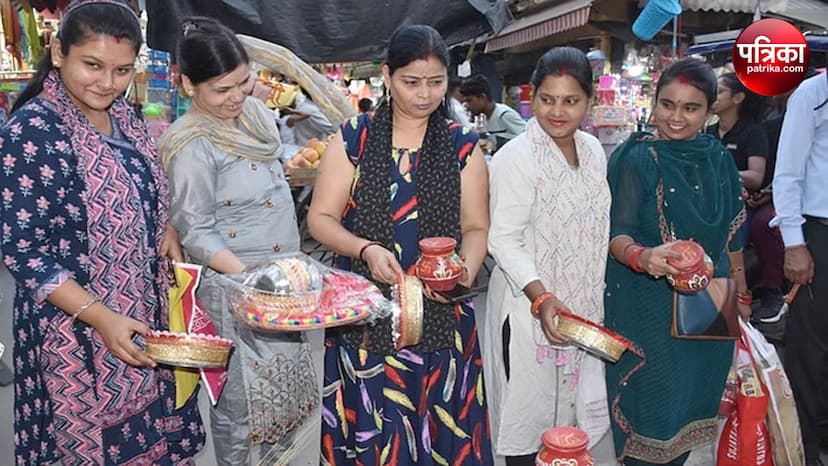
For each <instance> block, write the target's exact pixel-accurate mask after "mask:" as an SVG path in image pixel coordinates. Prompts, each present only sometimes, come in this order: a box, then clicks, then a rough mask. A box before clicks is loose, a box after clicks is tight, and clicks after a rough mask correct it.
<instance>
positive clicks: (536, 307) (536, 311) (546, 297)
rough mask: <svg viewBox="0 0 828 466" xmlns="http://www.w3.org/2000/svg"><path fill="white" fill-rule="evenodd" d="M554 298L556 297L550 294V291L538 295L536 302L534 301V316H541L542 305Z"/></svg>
mask: <svg viewBox="0 0 828 466" xmlns="http://www.w3.org/2000/svg"><path fill="white" fill-rule="evenodd" d="M554 297H555V295H553V294H552V293H550V292H548V291H547V292H544V293H541V294H540V295H538V297H537V298H535V300H534V301H532V315H533V316H535V317H537V316H538V315H539V314H540V307H541V304H543V303H545V302H546V301H548V300H550V299H552V298H554Z"/></svg>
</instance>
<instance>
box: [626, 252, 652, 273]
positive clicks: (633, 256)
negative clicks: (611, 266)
mask: <svg viewBox="0 0 828 466" xmlns="http://www.w3.org/2000/svg"><path fill="white" fill-rule="evenodd" d="M645 249H647V248H645V247H644V246H640V247H639V248H638V249H636V250H635V251H633V252H631V253H630V257H629V259H628V260H627V265H628V266H629V267H630V268H631V269H633V272H636V273H642V272H644V269H642V268H641V266H639V265H638V256H640V255H641V253H642V252H644V250H645Z"/></svg>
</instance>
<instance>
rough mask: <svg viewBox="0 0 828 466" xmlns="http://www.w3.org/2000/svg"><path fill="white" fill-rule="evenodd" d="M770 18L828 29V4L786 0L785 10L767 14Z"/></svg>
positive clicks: (812, 0)
mask: <svg viewBox="0 0 828 466" xmlns="http://www.w3.org/2000/svg"><path fill="white" fill-rule="evenodd" d="M769 13H770V14H771V15H772V16H778V17H780V18H787V19H792V20H794V21H799V22H802V23H807V24H813V25H814V26H819V27H823V28H828V3H826V2H823V1H821V0H788V6H787V8H785V9H778V10H774V9H771V10H770V12H769Z"/></svg>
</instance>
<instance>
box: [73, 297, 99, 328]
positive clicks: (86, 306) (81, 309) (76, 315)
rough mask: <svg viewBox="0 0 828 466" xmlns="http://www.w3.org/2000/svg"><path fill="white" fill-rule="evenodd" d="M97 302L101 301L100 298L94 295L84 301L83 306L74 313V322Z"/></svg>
mask: <svg viewBox="0 0 828 466" xmlns="http://www.w3.org/2000/svg"><path fill="white" fill-rule="evenodd" d="M97 302H100V301H98V298H96V297H94V296H93V297H92V298H90V299H89V301H87V302H85V303H83V305H81V307H79V308H78V310H77V311H75V313H74V314H72V322H74V321H76V320H78V317H80V315H81V314H83V311H85V310H87V309H89V308H90V307H92V305H93V304H95V303H97Z"/></svg>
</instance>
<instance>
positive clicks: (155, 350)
mask: <svg viewBox="0 0 828 466" xmlns="http://www.w3.org/2000/svg"><path fill="white" fill-rule="evenodd" d="M145 340H146V342H147V347H146V352H147V355H149V357H151V358H152V359H153V360H154V361H155V362H157V363H159V364H167V365H170V366H177V367H193V368H197V369H207V368H211V367H224V366H226V365H227V358H228V357H229V356H230V349H231V348H232V347H233V342H232V341H230V340H228V339H226V338H221V337H218V336H215V335H204V334H199V333H176V332H168V331H165V330H164V331H158V330H156V331H153V332H150V333H149V334H147V336H146V337H145Z"/></svg>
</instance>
